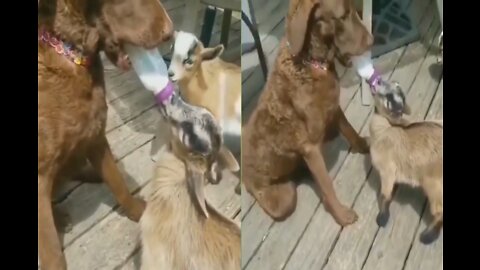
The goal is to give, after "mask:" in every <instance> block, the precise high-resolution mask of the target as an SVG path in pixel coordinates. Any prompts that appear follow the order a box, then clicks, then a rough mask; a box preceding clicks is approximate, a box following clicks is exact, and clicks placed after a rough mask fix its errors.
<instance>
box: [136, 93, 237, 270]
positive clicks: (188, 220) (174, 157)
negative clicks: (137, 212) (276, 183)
mask: <svg viewBox="0 0 480 270" xmlns="http://www.w3.org/2000/svg"><path fill="white" fill-rule="evenodd" d="M179 103H181V105H180V106H177V108H180V109H177V112H173V113H169V115H170V116H169V117H170V119H169V121H168V122H169V125H170V126H171V129H172V132H171V136H170V138H171V139H170V142H169V143H168V144H166V145H164V146H163V148H162V149H161V150H160V154H159V160H158V162H157V165H156V168H155V172H154V177H153V180H152V182H151V183H150V195H149V196H148V199H147V207H146V209H145V212H144V214H143V216H142V218H141V220H140V225H141V239H142V245H143V248H142V269H143V270H158V269H162V270H190V269H209V270H234V269H235V270H236V269H240V227H239V226H238V225H237V224H236V223H234V222H233V221H232V220H230V219H229V218H227V217H225V216H223V215H222V214H221V213H220V212H219V211H217V210H216V209H215V208H214V207H212V206H211V205H210V204H209V203H208V202H207V201H206V199H205V196H204V184H205V183H206V182H207V179H206V178H208V177H209V173H210V170H211V165H212V164H213V163H218V164H220V166H223V167H225V168H227V169H229V170H231V171H238V170H239V166H238V163H237V161H236V160H235V158H234V157H233V155H232V154H231V153H230V151H229V150H228V149H227V148H225V147H224V146H223V144H222V136H221V133H220V129H219V128H218V127H217V124H216V121H215V120H214V118H213V116H212V115H211V114H210V113H209V112H207V111H206V110H205V109H203V108H199V107H194V106H190V105H188V104H186V103H184V102H179ZM184 108H186V110H185V109H184ZM172 116H173V117H172ZM172 119H173V120H172Z"/></svg>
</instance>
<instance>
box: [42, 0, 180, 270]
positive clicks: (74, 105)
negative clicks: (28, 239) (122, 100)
mask: <svg viewBox="0 0 480 270" xmlns="http://www.w3.org/2000/svg"><path fill="white" fill-rule="evenodd" d="M38 20H39V41H38V243H39V244H38V248H39V256H40V263H41V267H42V269H44V270H52V269H66V261H65V257H64V255H63V253H62V245H61V243H60V241H59V238H58V235H57V230H56V228H55V225H54V220H53V214H52V205H51V199H52V193H53V190H54V187H55V186H56V185H57V183H58V180H59V179H60V178H62V177H63V176H65V175H66V174H68V173H70V172H71V171H72V170H74V169H76V168H77V167H78V165H79V164H83V163H84V161H85V159H88V161H89V162H90V163H91V164H92V165H93V167H94V168H95V169H96V171H98V172H99V174H100V176H101V177H102V178H103V180H104V181H105V183H106V184H107V185H108V186H109V187H110V189H111V190H112V192H113V193H114V195H115V197H116V199H117V201H118V203H119V204H120V205H121V206H122V207H123V208H124V209H125V211H126V213H127V216H128V217H129V218H130V219H132V220H134V221H138V220H139V219H140V217H141V215H142V213H143V210H144V208H145V203H144V202H143V201H141V200H138V199H135V198H133V197H132V196H131V194H130V192H129V190H128V188H127V186H126V185H125V183H124V179H123V177H122V175H121V174H120V172H119V170H118V168H117V166H116V164H115V160H114V157H113V155H112V152H111V150H110V148H109V145H108V142H107V139H106V137H105V126H106V120H107V103H106V99H105V84H104V78H103V66H102V63H101V60H100V56H99V50H102V49H105V50H106V52H107V55H108V56H109V57H110V58H111V60H112V61H113V62H114V63H119V62H122V61H123V62H124V60H125V59H126V58H125V57H124V56H125V54H124V53H123V52H122V50H121V48H122V44H123V43H125V42H129V43H131V44H134V45H137V46H142V47H145V48H154V47H156V46H158V45H159V44H161V43H162V42H163V41H165V40H168V39H169V38H170V37H171V36H172V34H173V27H172V22H171V20H170V18H169V17H168V15H167V13H166V11H165V9H164V8H163V6H162V5H161V4H160V2H159V1H158V0H123V1H102V0H91V1H87V0H42V1H40V3H39V14H38ZM59 40H60V42H59ZM59 44H60V45H62V46H58V45H59ZM70 45H73V46H74V47H70ZM72 48H74V49H72ZM112 58H115V59H112ZM87 59H89V60H90V61H86V60H87Z"/></svg>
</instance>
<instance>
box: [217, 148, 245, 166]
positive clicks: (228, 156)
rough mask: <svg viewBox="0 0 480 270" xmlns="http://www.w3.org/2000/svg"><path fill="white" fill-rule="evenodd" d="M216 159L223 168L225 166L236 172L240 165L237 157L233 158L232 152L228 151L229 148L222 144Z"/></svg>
mask: <svg viewBox="0 0 480 270" xmlns="http://www.w3.org/2000/svg"><path fill="white" fill-rule="evenodd" d="M218 161H219V162H220V164H221V165H222V166H223V167H224V168H227V169H228V170H229V171H231V172H238V170H240V165H238V162H237V159H235V157H234V156H233V154H232V152H230V150H229V149H228V148H227V147H225V146H224V145H222V147H220V151H219V153H218Z"/></svg>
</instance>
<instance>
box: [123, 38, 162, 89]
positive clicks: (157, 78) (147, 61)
mask: <svg viewBox="0 0 480 270" xmlns="http://www.w3.org/2000/svg"><path fill="white" fill-rule="evenodd" d="M125 51H126V52H127V54H128V56H129V58H130V62H131V63H132V66H133V68H134V69H135V72H136V73H137V75H138V77H139V78H140V81H141V82H142V84H143V86H144V87H145V88H146V89H147V90H149V91H152V92H153V93H154V94H158V93H160V92H161V91H162V90H163V89H164V88H165V87H166V86H167V84H168V82H169V79H168V69H167V65H166V64H165V61H164V60H163V58H162V55H160V52H159V51H158V49H156V48H155V49H151V50H146V49H143V48H141V47H136V46H132V45H128V44H126V45H125Z"/></svg>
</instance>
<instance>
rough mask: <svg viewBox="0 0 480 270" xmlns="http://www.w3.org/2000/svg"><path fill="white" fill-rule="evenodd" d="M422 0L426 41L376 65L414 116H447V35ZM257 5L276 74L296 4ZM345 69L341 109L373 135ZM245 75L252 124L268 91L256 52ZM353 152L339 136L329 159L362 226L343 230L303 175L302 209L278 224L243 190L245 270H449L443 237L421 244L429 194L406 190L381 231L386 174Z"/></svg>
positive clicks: (245, 64) (245, 63)
mask: <svg viewBox="0 0 480 270" xmlns="http://www.w3.org/2000/svg"><path fill="white" fill-rule="evenodd" d="M415 1H416V2H415V3H414V4H415V5H416V6H415V12H416V13H418V14H416V16H415V17H416V18H419V20H418V26H419V28H420V32H421V33H422V34H423V35H422V36H423V37H422V40H421V41H418V42H414V43H412V44H409V45H407V46H404V47H401V48H398V49H396V50H394V51H392V52H389V53H387V54H385V55H382V56H381V57H379V58H377V59H375V60H374V61H375V66H376V67H377V68H378V69H379V70H380V71H383V72H384V73H383V74H384V77H385V78H390V79H392V80H396V81H398V82H400V84H401V85H402V86H403V87H404V90H405V92H406V94H407V102H408V103H409V104H410V106H411V109H412V118H414V119H424V118H426V119H433V118H442V117H443V80H442V74H443V71H442V67H441V66H437V65H436V57H435V55H434V54H433V52H434V51H435V50H436V48H435V42H436V37H438V34H439V31H440V22H439V21H438V16H437V13H436V11H437V9H436V8H435V6H434V3H433V1H431V0H415ZM254 2H255V11H256V14H257V18H258V23H259V29H260V35H261V38H262V40H263V47H264V50H265V53H266V54H267V57H268V60H269V61H268V62H269V67H270V68H271V67H272V63H273V61H274V59H275V56H276V53H277V46H278V42H279V40H280V39H281V37H282V35H283V33H284V17H285V14H286V12H287V8H288V1H266V0H259V1H254ZM338 69H339V70H338V71H339V74H343V75H342V77H341V78H342V79H341V84H342V93H341V101H340V103H341V106H342V108H343V110H344V111H345V114H346V116H347V118H348V119H349V121H350V123H351V124H352V125H353V127H354V128H355V129H356V130H358V131H360V132H361V134H362V135H368V128H367V124H368V122H369V117H370V115H371V112H372V108H371V107H365V106H362V105H361V100H360V91H358V90H359V79H358V78H357V77H356V76H355V75H354V71H352V70H350V69H349V70H344V69H343V68H342V67H338ZM242 70H243V78H242V79H243V93H244V94H243V96H242V101H243V119H244V121H246V120H247V118H248V115H249V114H250V113H251V111H252V109H253V108H254V107H255V104H256V100H257V98H258V96H259V94H260V92H261V89H262V87H263V85H264V79H263V77H262V73H261V70H260V67H259V65H258V60H257V55H256V52H253V53H250V54H248V55H244V56H242ZM348 148H349V146H348V144H347V143H346V141H345V140H343V138H338V139H337V140H335V141H334V142H332V143H330V144H329V145H328V147H327V149H326V150H325V157H326V159H327V166H328V167H329V171H330V175H331V176H332V178H333V179H334V186H335V189H336V192H337V195H338V197H339V199H340V201H341V202H343V203H345V204H347V205H350V206H351V207H353V209H355V211H356V212H357V213H358V215H359V220H358V221H357V222H356V223H355V224H353V225H351V226H348V227H345V228H342V227H340V226H339V225H337V224H336V223H335V222H334V220H333V219H332V217H331V216H330V215H329V214H328V213H327V212H326V211H325V209H324V207H323V205H322V202H321V200H320V199H319V197H318V196H317V194H316V192H315V191H314V189H313V187H312V185H311V179H310V176H305V177H303V179H302V180H303V181H302V184H300V185H299V186H298V189H297V190H298V202H297V207H296V211H295V212H294V213H293V215H292V216H291V217H290V218H288V219H287V220H286V221H284V222H273V221H272V219H271V218H270V217H268V216H267V215H266V214H265V213H264V211H263V210H262V209H261V208H260V207H259V206H258V205H257V204H256V203H255V202H254V200H253V199H252V197H251V196H250V195H249V194H248V193H247V192H246V191H245V190H244V189H243V190H242V217H241V220H242V269H248V270H250V269H252V270H254V269H255V270H256V269H262V270H268V269H288V270H290V269H292V270H293V269H294V270H299V269H323V270H357V269H363V270H378V269H381V270H418V269H422V270H439V269H443V234H442V235H441V236H440V238H439V239H438V240H437V241H436V242H434V243H433V244H432V245H429V246H425V245H423V244H421V243H420V242H419V239H418V238H419V233H420V232H421V231H422V230H423V229H424V228H425V226H426V220H427V221H428V220H430V214H429V208H428V204H427V202H426V199H425V196H424V195H423V194H422V192H421V191H420V190H416V189H411V188H408V187H403V186H401V187H400V188H399V189H398V190H397V192H396V193H395V195H394V201H393V202H392V205H391V218H390V220H389V223H388V225H387V226H386V227H385V228H379V227H378V226H377V224H376V222H375V217H376V215H377V213H378V204H377V196H378V191H379V179H378V174H377V173H376V172H375V171H374V170H372V167H371V164H370V160H369V156H364V155H360V154H351V153H350V152H349V149H348Z"/></svg>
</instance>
